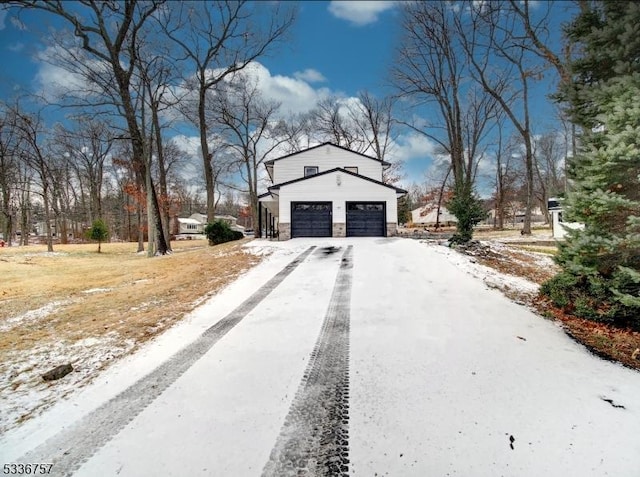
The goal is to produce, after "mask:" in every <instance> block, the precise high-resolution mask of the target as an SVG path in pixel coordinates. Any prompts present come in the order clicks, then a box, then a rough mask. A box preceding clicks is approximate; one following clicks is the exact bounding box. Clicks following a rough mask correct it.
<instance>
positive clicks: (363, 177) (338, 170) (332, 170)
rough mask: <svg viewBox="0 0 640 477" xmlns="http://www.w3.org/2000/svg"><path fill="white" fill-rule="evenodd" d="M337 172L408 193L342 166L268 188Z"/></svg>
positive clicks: (400, 192)
mask: <svg viewBox="0 0 640 477" xmlns="http://www.w3.org/2000/svg"><path fill="white" fill-rule="evenodd" d="M376 160H377V159H376ZM335 172H341V173H343V174H348V175H350V176H353V177H357V178H358V179H362V180H365V181H369V182H372V183H374V184H377V185H380V186H383V187H388V188H389V189H393V190H395V191H396V192H397V193H399V194H406V193H407V191H406V190H404V189H400V188H399V187H395V186H392V185H389V184H385V183H384V182H380V181H377V180H375V179H371V178H370V177H366V176H361V175H360V174H356V173H355V172H351V171H347V170H346V169H342V168H340V167H336V168H333V169H329V170H328V171H323V172H319V173H318V174H313V175H311V176H306V177H300V178H298V179H293V180H291V181H287V182H283V183H281V184H276V185H273V186H271V187H269V188H268V189H269V191H272V190H278V189H280V188H281V187H283V186H288V185H289V184H295V183H297V182H303V181H308V180H311V179H315V178H317V177H321V176H324V175H327V174H333V173H335Z"/></svg>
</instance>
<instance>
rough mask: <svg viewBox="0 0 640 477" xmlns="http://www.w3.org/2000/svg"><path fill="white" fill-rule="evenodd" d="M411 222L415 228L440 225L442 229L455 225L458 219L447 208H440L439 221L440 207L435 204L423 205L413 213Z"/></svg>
mask: <svg viewBox="0 0 640 477" xmlns="http://www.w3.org/2000/svg"><path fill="white" fill-rule="evenodd" d="M411 222H413V225H414V226H421V227H430V226H434V225H436V223H438V224H439V225H440V226H441V227H444V226H449V225H454V224H457V223H458V219H456V216H455V215H453V214H452V213H451V212H449V211H448V210H447V208H446V207H444V206H441V207H440V220H438V206H437V205H434V204H427V205H423V206H422V207H420V208H418V209H415V210H412V211H411Z"/></svg>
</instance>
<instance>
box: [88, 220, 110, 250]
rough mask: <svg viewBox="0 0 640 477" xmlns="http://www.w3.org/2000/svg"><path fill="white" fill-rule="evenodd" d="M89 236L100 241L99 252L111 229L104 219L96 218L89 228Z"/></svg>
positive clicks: (90, 238)
mask: <svg viewBox="0 0 640 477" xmlns="http://www.w3.org/2000/svg"><path fill="white" fill-rule="evenodd" d="M87 238H88V239H89V240H94V241H96V242H98V253H100V252H101V245H102V242H104V241H105V240H107V239H108V238H109V229H108V228H107V224H105V223H104V221H103V220H102V219H98V220H95V221H94V222H93V224H92V225H91V228H90V229H89V230H87Z"/></svg>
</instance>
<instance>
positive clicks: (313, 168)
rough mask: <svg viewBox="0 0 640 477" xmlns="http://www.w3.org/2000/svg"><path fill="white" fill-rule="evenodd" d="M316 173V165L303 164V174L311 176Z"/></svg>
mask: <svg viewBox="0 0 640 477" xmlns="http://www.w3.org/2000/svg"><path fill="white" fill-rule="evenodd" d="M317 173H318V166H304V176H305V177H307V176H312V175H314V174H317Z"/></svg>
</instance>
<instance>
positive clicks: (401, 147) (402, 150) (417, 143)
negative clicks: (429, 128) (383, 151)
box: [393, 132, 438, 162]
mask: <svg viewBox="0 0 640 477" xmlns="http://www.w3.org/2000/svg"><path fill="white" fill-rule="evenodd" d="M437 147H438V146H437V144H436V143H435V142H433V141H432V140H431V139H429V138H428V137H426V136H425V135H424V134H418V133H416V132H410V133H408V134H402V135H400V136H398V138H397V139H396V142H395V145H394V147H393V156H394V157H393V160H400V161H404V162H408V161H425V162H427V161H431V160H433V158H434V157H435V155H436V154H435V152H436V150H437Z"/></svg>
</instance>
